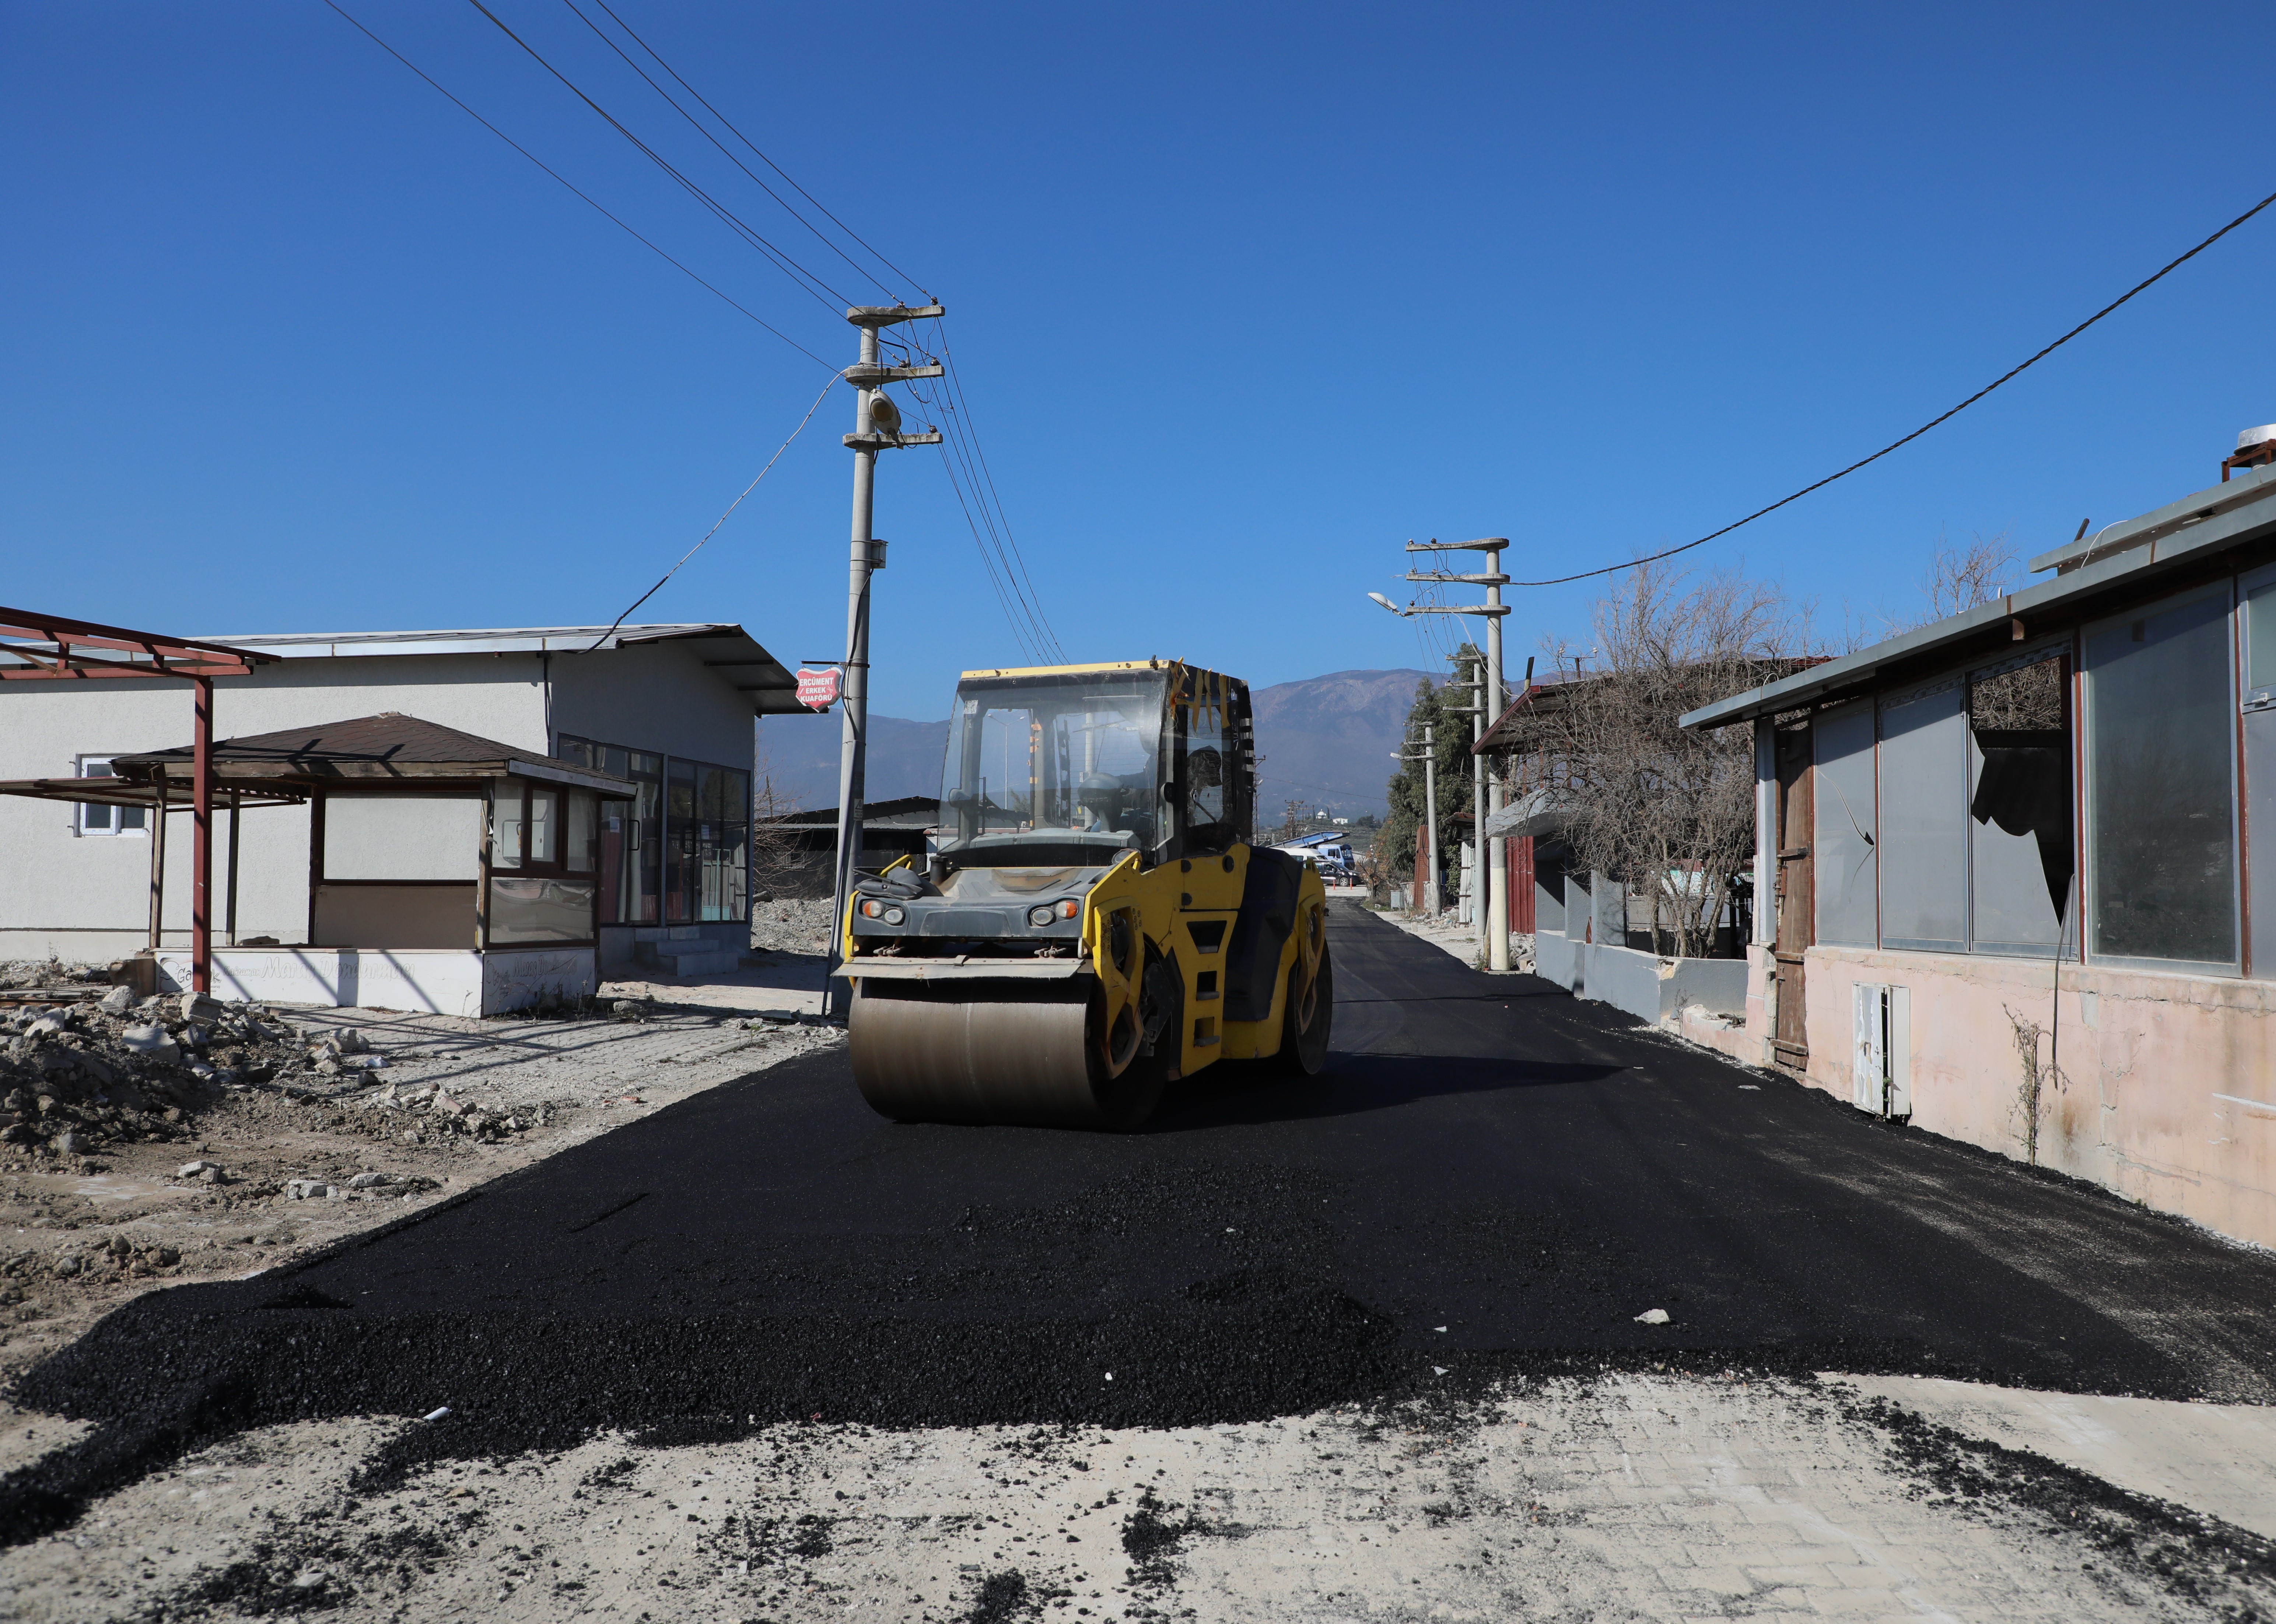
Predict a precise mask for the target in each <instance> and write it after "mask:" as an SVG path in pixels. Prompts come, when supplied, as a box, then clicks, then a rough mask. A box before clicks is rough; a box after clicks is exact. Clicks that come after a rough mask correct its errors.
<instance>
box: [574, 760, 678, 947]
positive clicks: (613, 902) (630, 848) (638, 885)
mask: <svg viewBox="0 0 2276 1624" xmlns="http://www.w3.org/2000/svg"><path fill="white" fill-rule="evenodd" d="M554 753H555V754H556V755H558V756H560V757H561V759H562V760H563V761H567V762H574V763H577V764H578V765H579V766H580V767H589V768H591V769H592V770H594V771H596V772H605V773H607V774H608V775H609V776H610V777H611V778H627V779H630V780H631V781H632V783H633V786H634V787H635V789H636V791H637V792H638V793H637V796H636V798H635V799H634V800H632V801H603V802H602V803H601V807H600V813H599V828H598V831H597V838H598V855H597V858H596V861H597V863H598V865H599V873H600V877H601V922H602V923H603V924H604V925H653V924H656V923H658V922H660V917H661V914H662V912H663V909H662V905H661V898H662V893H663V883H664V877H663V857H664V840H663V832H664V793H663V792H664V757H663V756H661V755H655V754H653V753H652V752H650V751H647V750H628V749H626V748H625V747H623V746H622V745H615V744H600V743H596V741H594V740H590V739H580V738H577V737H576V736H575V735H573V734H570V733H564V734H562V735H561V740H560V747H559V748H558V750H557V751H555V752H554Z"/></svg>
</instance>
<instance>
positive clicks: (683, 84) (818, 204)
mask: <svg viewBox="0 0 2276 1624" xmlns="http://www.w3.org/2000/svg"><path fill="white" fill-rule="evenodd" d="M593 4H596V5H597V6H599V7H600V8H601V9H602V10H603V11H608V13H609V20H610V21H611V22H613V23H615V24H616V25H617V27H619V28H622V29H623V30H624V31H625V33H626V36H627V37H629V38H630V39H631V41H632V42H633V44H635V45H637V46H639V47H640V48H641V49H642V50H644V51H646V52H647V53H648V54H649V57H651V58H653V59H654V61H655V63H656V66H658V67H660V68H662V69H663V70H664V72H667V73H669V74H671V77H672V79H673V80H674V81H675V82H676V83H677V84H678V85H679V87H680V88H681V89H682V90H685V91H686V92H687V94H688V95H692V96H694V98H695V99H696V101H697V102H701V103H702V107H703V110H704V111H705V112H707V113H709V114H710V115H711V116H712V117H713V118H717V120H718V121H719V123H720V125H721V127H722V128H724V129H725V131H726V132H727V133H728V134H730V135H732V136H733V137H734V138H735V139H736V140H739V141H740V142H742V143H743V145H744V146H746V147H747V148H750V150H751V152H752V154H753V155H754V156H756V157H757V159H758V160H759V162H760V163H763V164H765V165H766V166H767V167H768V168H769V169H770V170H772V171H774V172H775V173H776V174H778V175H780V176H781V177H782V178H783V180H784V181H785V183H786V184H787V185H788V186H790V188H791V190H792V191H793V192H795V193H797V194H799V195H800V197H802V198H804V199H805V200H806V201H808V202H809V203H812V204H813V205H814V206H815V208H816V209H819V210H821V213H822V217H823V219H825V220H827V221H829V222H830V223H831V224H832V225H834V226H836V227H837V228H838V230H839V231H843V232H845V233H846V236H848V237H849V238H851V239H854V241H855V242H857V243H859V244H861V247H862V248H863V249H865V250H866V251H867V252H868V253H869V255H870V256H871V257H872V258H874V259H875V260H876V262H877V263H879V264H880V265H883V266H884V268H885V269H887V270H890V271H891V272H892V273H893V274H894V275H895V276H897V277H900V278H901V279H902V280H903V281H904V282H907V284H908V285H910V286H911V287H914V288H915V289H916V290H917V292H920V293H923V294H924V296H925V299H926V300H927V302H930V301H931V299H932V294H931V293H930V292H929V291H927V289H926V288H925V286H924V285H923V284H922V283H921V282H919V281H918V280H917V279H916V278H915V277H912V276H910V275H909V273H908V272H907V271H906V270H903V269H901V268H900V267H899V266H898V265H896V264H894V263H893V262H892V261H891V260H889V259H887V258H886V257H885V256H884V254H880V253H878V252H877V250H876V249H875V248H873V247H870V246H869V241H868V240H867V239H865V238H863V237H862V235H861V233H860V232H859V231H855V230H854V228H853V227H852V226H850V225H848V224H846V222H845V221H843V220H841V219H839V218H838V216H836V215H834V214H832V213H831V212H830V210H829V209H828V208H827V207H826V206H824V204H823V201H822V200H821V199H820V198H818V197H816V196H815V195H814V194H813V193H811V192H809V191H808V190H807V189H806V188H805V187H804V186H800V185H799V184H798V180H797V178H796V177H795V176H793V175H792V174H791V173H790V172H789V171H787V170H785V169H784V168H783V166H782V165H781V164H779V163H776V162H775V161H774V160H773V159H772V158H770V157H769V156H767V155H766V154H765V153H764V152H762V151H761V150H760V149H759V148H758V147H757V145H756V144H755V143H754V142H753V141H752V140H751V138H750V137H749V136H747V135H746V134H744V133H742V131H740V130H739V129H737V128H736V127H735V125H734V124H733V123H732V121H731V120H730V119H729V118H728V117H727V115H726V114H725V113H723V112H721V111H720V110H718V109H717V108H716V107H714V106H712V105H711V103H710V102H708V101H705V100H704V97H703V93H702V91H700V90H698V89H696V87H694V86H693V85H691V84H689V83H688V82H687V80H684V79H682V78H680V76H679V71H678V70H677V69H675V68H674V67H673V66H672V65H671V64H670V63H669V62H666V61H665V60H664V58H663V57H660V56H657V55H656V48H655V47H654V46H652V45H650V44H649V42H647V41H646V40H644V39H642V38H641V36H640V35H639V34H635V33H633V27H632V25H631V24H630V23H627V22H626V20H625V19H623V18H621V17H619V16H618V15H617V14H616V12H614V11H610V9H609V4H608V0H593ZM770 195H771V194H770ZM784 207H785V208H788V207H789V205H788V204H786V203H785V204H784ZM801 224H803V222H801ZM812 229H813V228H812V227H811V226H810V225H809V226H808V230H812ZM825 240H826V239H825ZM832 246H833V247H835V245H832ZM838 256H839V257H840V258H841V259H842V258H845V257H846V256H845V254H844V251H843V250H838ZM847 262H848V263H849V264H850V263H852V262H851V261H850V260H849V261H847ZM856 269H859V268H858V267H857V268H856ZM862 275H864V276H869V272H867V271H863V272H862ZM869 280H870V281H871V282H873V283H876V285H878V286H880V287H883V286H884V284H883V283H882V282H877V279H876V277H869Z"/></svg>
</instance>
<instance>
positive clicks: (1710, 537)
mask: <svg viewBox="0 0 2276 1624" xmlns="http://www.w3.org/2000/svg"><path fill="white" fill-rule="evenodd" d="M2271 203H2276V192H2272V193H2270V194H2268V195H2267V196H2266V197H2264V198H2262V199H2261V200H2260V201H2258V202H2257V203H2255V204H2253V206H2252V207H2251V208H2249V209H2246V210H2245V211H2244V212H2243V213H2242V214H2241V215H2239V216H2236V218H2235V219H2234V220H2231V221H2230V222H2229V223H2228V224H2227V225H2224V226H2222V227H2221V228H2220V230H2219V231H2215V232H2214V233H2213V234H2212V236H2210V237H2208V238H2206V239H2204V241H2203V242H2201V243H2199V244H2197V246H2196V247H2194V248H2191V249H2190V250H2189V252H2188V253H2187V254H2182V255H2181V257H2180V258H2178V259H2175V260H2171V261H2169V262H2166V264H2165V265H2164V266H2162V267H2161V268H2159V269H2158V270H2157V271H2156V272H2155V273H2154V274H2153V275H2151V276H2148V277H2143V279H2142V280H2141V281H2139V282H2137V283H2136V284H2135V285H2133V286H2132V287H2130V288H2128V289H2127V290H2126V291H2125V292H2123V293H2120V295H2119V296H2118V297H2117V298H2115V299H2113V300H2111V301H2110V302H2109V303H2108V304H2106V305H2105V306H2103V307H2102V308H2101V309H2099V310H2098V311H2096V312H2095V313H2094V314H2093V315H2090V316H2088V317H2087V318H2086V320H2084V321H2083V322H2081V323H2079V324H2078V325H2077V326H2075V327H2074V328H2072V329H2071V330H2069V331H2068V332H2067V333H2065V334H2064V335H2063V336H2062V337H2061V338H2058V339H2056V340H2055V341H2054V342H2053V343H2052V344H2050V345H2047V346H2046V348H2045V349H2043V350H2041V351H2040V352H2039V353H2037V354H2036V355H2034V356H2032V357H2031V358H2030V359H2029V360H2025V361H2022V362H2019V363H2017V364H2016V365H2015V366H2013V367H2010V368H2008V369H2007V371H2005V372H2003V373H2001V374H2000V375H1999V376H1998V377H1996V378H1993V379H1992V381H1991V382H1990V383H1986V384H1985V385H1984V387H1983V388H1981V389H1979V390H1977V391H1976V392H1975V393H1974V394H1972V395H1970V396H1969V397H1968V398H1967V399H1965V400H1963V401H1961V403H1960V404H1959V405H1958V406H1954V407H1953V408H1952V409H1951V410H1950V411H1948V412H1946V413H1943V414H1940V415H1938V416H1936V417H1932V418H1931V419H1929V421H1926V422H1924V423H1923V424H1922V425H1921V426H1920V427H1919V428H1917V429H1914V430H1913V431H1912V432H1911V433H1910V434H1908V435H1907V436H1905V437H1904V438H1903V439H1901V440H1892V441H1891V442H1889V444H1886V445H1884V446H1883V447H1881V449H1880V450H1879V451H1877V452H1874V453H1873V454H1872V455H1871V456H1870V457H1864V458H1861V459H1858V460H1857V461H1855V462H1853V463H1851V464H1850V465H1849V466H1848V467H1846V468H1844V469H1842V470H1841V471H1840V473H1839V474H1827V475H1826V476H1825V478H1824V479H1822V480H1819V481H1818V482H1817V483H1816V484H1814V485H1804V486H1803V487H1802V489H1800V490H1797V491H1795V492H1794V494H1793V495H1792V496H1790V497H1780V498H1779V500H1777V501H1775V502H1773V503H1771V505H1769V506H1768V507H1759V508H1756V510H1755V511H1754V512H1751V513H1749V514H1748V515H1747V516H1746V517H1745V518H1744V519H1740V520H1734V521H1732V522H1731V523H1729V524H1726V525H1725V526H1724V527H1722V528H1721V529H1719V530H1711V531H1710V532H1709V533H1708V534H1706V535H1703V536H1701V537H1700V538H1699V539H1698V540H1697V541H1696V542H1686V543H1683V545H1682V546H1680V547H1671V548H1669V549H1667V550H1666V551H1665V552H1655V553H1648V554H1646V555H1645V556H1644V557H1643V558H1631V559H1629V560H1628V561H1627V563H1626V564H1608V565H1605V567H1604V568H1602V569H1600V570H1582V572H1581V573H1579V574H1577V575H1559V576H1556V577H1553V578H1552V579H1551V580H1548V581H1512V582H1510V585H1512V586H1514V587H1561V586H1563V585H1564V584H1565V583H1566V582H1567V581H1587V580H1589V578H1590V577H1591V576H1595V575H1612V574H1616V573H1619V572H1620V571H1621V570H1627V569H1634V568H1635V566H1636V565H1639V564H1650V563H1653V562H1655V561H1657V560H1658V559H1661V558H1673V557H1674V556H1675V555H1676V554H1677V553H1680V552H1689V551H1690V550H1692V549H1693V548H1694V547H1704V546H1705V545H1706V544H1707V543H1710V542H1711V541H1714V540H1715V539H1716V538H1717V537H1718V536H1725V535H1730V534H1731V532H1732V531H1734V530H1735V529H1737V528H1738V527H1740V526H1741V525H1749V524H1752V523H1754V521H1755V520H1757V519H1760V518H1761V517H1762V516H1763V515H1764V514H1765V513H1775V512H1778V510H1779V509H1780V508H1782V507H1784V506H1785V505H1787V503H1789V502H1799V501H1800V500H1801V499H1802V497H1806V496H1808V495H1809V493H1810V492H1811V491H1813V490H1823V489H1825V487H1826V486H1828V485H1831V484H1832V482H1834V481H1835V480H1838V479H1842V478H1845V477H1847V475H1849V474H1855V472H1856V471H1857V470H1858V469H1860V468H1862V467H1865V466H1866V465H1867V464H1868V463H1874V462H1878V461H1879V460H1880V459H1882V458H1884V457H1885V456H1887V455H1888V454H1889V453H1890V452H1893V451H1895V450H1896V449H1897V448H1898V447H1899V446H1901V445H1908V444H1911V443H1912V442H1913V441H1915V440H1917V439H1919V438H1920V437H1921V436H1923V435H1924V434H1926V433H1927V432H1928V431H1929V430H1930V429H1933V428H1935V427H1936V426H1937V425H1938V423H1941V422H1943V421H1946V419H1947V418H1953V417H1957V416H1958V415H1959V414H1961V413H1962V412H1964V411H1966V410H1967V409H1968V408H1969V406H1974V405H1975V404H1976V402H1977V401H1979V400H1981V399H1983V398H1984V396H1986V395H1988V394H1990V393H1991V392H1992V391H1993V390H1995V389H1997V388H1999V385H2001V384H2002V383H2006V382H2007V380H2008V379H2010V378H2012V377H2014V376H2015V375H2016V374H2017V373H2019V372H2022V370H2023V369H2024V368H2027V367H2030V366H2034V365H2036V364H2037V362H2039V361H2042V360H2045V359H2046V358H2047V357H2048V356H2050V355H2052V354H2053V353H2055V352H2056V351H2057V350H2059V349H2060V348H2062V346H2063V345H2066V344H2068V343H2069V342H2070V341H2071V340H2072V339H2074V338H2077V337H2078V336H2079V334H2081V333H2083V332H2084V331H2085V330H2087V329H2088V328H2090V327H2091V326H2093V325H2094V324H2095V323H2097V322H2098V321H2100V320H2101V319H2102V318H2103V317H2104V316H2105V315H2109V314H2110V313H2111V312H2112V311H2113V310H2115V309H2117V308H2118V307H2119V306H2120V305H2122V304H2124V303H2125V302H2126V301H2127V300H2129V299H2131V298H2133V297H2134V295H2135V294H2136V293H2139V292H2142V291H2143V289H2145V288H2147V287H2149V286H2151V285H2152V284H2153V283H2157V282H2159V281H2161V280H2163V279H2164V278H2165V277H2166V275H2167V274H2169V273H2170V272H2173V271H2175V270H2178V269H2181V267H2182V266H2183V265H2185V264H2187V263H2189V261H2191V260H2193V259H2195V258H2196V256H2197V255H2198V254H2203V253H2204V251H2205V250H2206V249H2207V248H2210V247H2212V246H2213V244H2215V243H2217V242H2219V240H2220V239H2222V238H2224V237H2226V236H2227V235H2228V234H2229V233H2230V232H2231V231H2234V230H2235V229H2236V228H2237V227H2238V226H2240V225H2242V224H2244V223H2245V222H2246V221H2247V220H2249V219H2250V218H2252V216H2255V215H2257V214H2258V213H2259V212H2260V211H2261V210H2262V209H2265V208H2267V207H2268V205H2269V204H2271Z"/></svg>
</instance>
